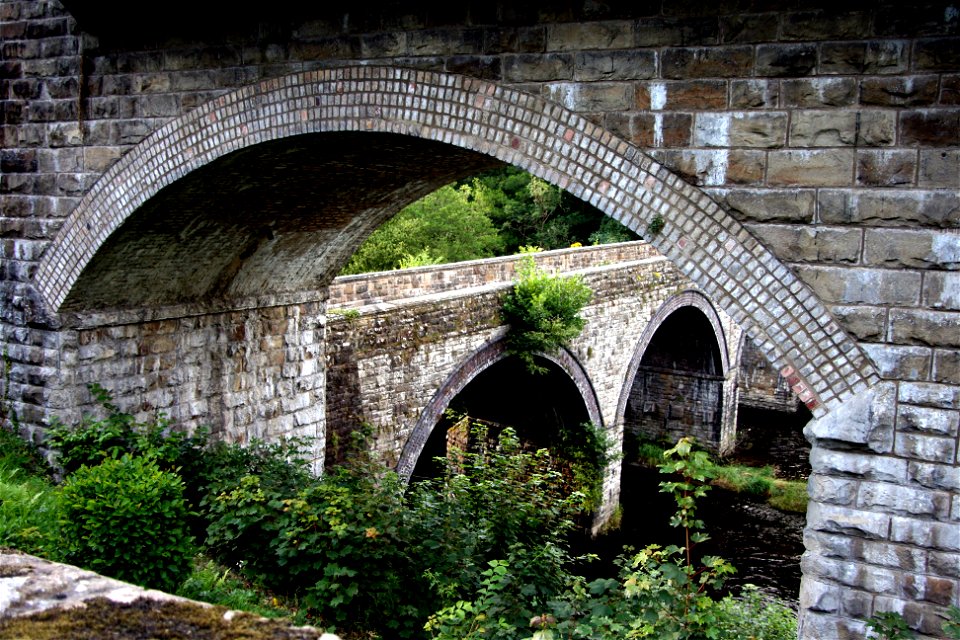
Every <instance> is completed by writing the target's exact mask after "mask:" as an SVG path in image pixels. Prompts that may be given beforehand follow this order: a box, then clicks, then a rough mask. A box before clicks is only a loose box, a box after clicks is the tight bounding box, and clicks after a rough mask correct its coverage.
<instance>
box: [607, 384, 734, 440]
mask: <svg viewBox="0 0 960 640" xmlns="http://www.w3.org/2000/svg"><path fill="white" fill-rule="evenodd" d="M627 406H628V407H629V410H630V413H628V414H627V418H626V419H625V421H624V430H625V431H628V432H630V433H632V434H633V435H634V436H642V437H643V438H645V439H647V440H655V441H662V440H667V441H670V442H676V441H677V440H678V439H680V438H681V437H683V436H694V437H696V438H697V441H698V442H700V443H701V444H703V445H705V446H707V447H711V448H713V449H714V450H716V449H719V447H720V417H721V413H722V409H723V377H722V376H711V375H707V374H697V373H693V372H690V371H673V370H666V369H656V368H653V367H641V368H640V371H638V372H637V381H636V383H635V384H634V386H633V388H632V389H631V390H630V399H629V401H628V405H627Z"/></svg>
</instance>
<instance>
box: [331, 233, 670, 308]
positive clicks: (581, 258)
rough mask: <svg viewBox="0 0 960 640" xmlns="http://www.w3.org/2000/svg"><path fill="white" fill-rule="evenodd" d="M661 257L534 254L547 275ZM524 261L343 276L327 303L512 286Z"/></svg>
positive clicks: (616, 248) (651, 253) (621, 248)
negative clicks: (505, 284)
mask: <svg viewBox="0 0 960 640" xmlns="http://www.w3.org/2000/svg"><path fill="white" fill-rule="evenodd" d="M659 256H660V254H659V253H657V251H656V250H655V249H654V248H653V247H651V246H650V245H649V244H647V243H646V242H622V243H616V244H609V245H602V246H596V247H580V248H570V249H558V250H555V251H544V252H540V253H536V254H534V257H535V259H536V263H537V265H538V266H539V267H540V268H541V269H544V270H545V271H548V272H552V271H575V270H578V269H586V268H588V267H593V266H602V265H606V264H614V263H618V262H631V261H634V260H645V259H647V258H654V257H659ZM521 259H522V258H521V257H520V256H516V255H514V256H502V257H498V258H487V259H484V260H471V261H469V262H463V263H456V264H446V265H437V266H429V267H417V268H414V269H403V270H398V271H385V272H382V273H366V274H360V275H353V276H341V277H339V278H337V279H336V280H334V281H333V283H332V284H331V285H330V288H329V290H328V291H329V294H328V298H327V302H328V304H329V306H330V307H331V308H340V307H343V308H351V307H356V306H362V305H367V304H376V303H380V302H390V301H394V300H402V299H404V298H417V297H421V296H426V295H430V294H436V293H443V292H445V291H454V290H458V289H460V290H462V289H466V288H470V287H481V286H485V285H488V284H492V283H504V282H511V281H513V280H514V278H515V277H516V267H517V264H518V263H519V262H520V260H521Z"/></svg>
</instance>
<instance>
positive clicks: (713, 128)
mask: <svg viewBox="0 0 960 640" xmlns="http://www.w3.org/2000/svg"><path fill="white" fill-rule="evenodd" d="M695 122H696V124H695V125H694V131H693V144H694V145H695V146H701V147H760V148H773V147H782V146H784V143H785V142H786V138H787V133H786V131H787V114H785V113H779V112H767V111H762V112H753V113H750V112H739V113H717V114H714V113H698V114H697V116H696V121H695Z"/></svg>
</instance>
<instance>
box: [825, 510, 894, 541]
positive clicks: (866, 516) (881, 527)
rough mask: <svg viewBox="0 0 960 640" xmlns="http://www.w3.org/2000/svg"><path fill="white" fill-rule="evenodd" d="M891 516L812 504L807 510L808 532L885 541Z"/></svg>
mask: <svg viewBox="0 0 960 640" xmlns="http://www.w3.org/2000/svg"><path fill="white" fill-rule="evenodd" d="M889 527H890V516H889V515H887V514H884V513H877V512H875V511H863V510H859V509H849V508H846V507H840V506H835V505H828V504H820V503H817V502H811V503H810V506H809V507H808V508H807V529H808V531H822V532H826V533H839V534H845V535H853V536H856V537H860V538H866V539H868V540H884V539H886V537H887V530H888V529H889Z"/></svg>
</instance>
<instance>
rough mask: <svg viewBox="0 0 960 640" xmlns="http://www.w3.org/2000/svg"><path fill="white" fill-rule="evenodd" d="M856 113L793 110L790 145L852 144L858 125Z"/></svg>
mask: <svg viewBox="0 0 960 640" xmlns="http://www.w3.org/2000/svg"><path fill="white" fill-rule="evenodd" d="M857 120H858V118H857V115H856V113H852V112H844V111H822V110H816V111H795V112H794V113H793V114H792V117H791V120H790V145H791V146H794V147H836V146H840V145H848V144H854V143H856V141H857V133H858V131H859V126H858V122H857Z"/></svg>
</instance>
